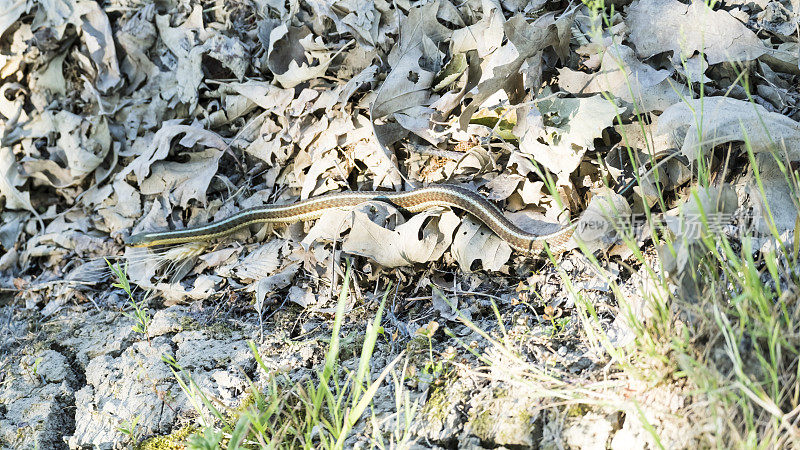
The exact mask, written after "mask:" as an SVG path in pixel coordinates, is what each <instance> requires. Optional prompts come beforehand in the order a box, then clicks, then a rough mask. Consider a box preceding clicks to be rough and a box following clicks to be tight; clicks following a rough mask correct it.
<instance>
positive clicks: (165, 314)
mask: <svg viewBox="0 0 800 450" xmlns="http://www.w3.org/2000/svg"><path fill="white" fill-rule="evenodd" d="M188 315H189V313H188V312H187V309H186V307H184V306H180V305H174V306H170V307H169V308H167V309H162V310H160V311H157V312H156V313H155V315H154V316H153V320H151V321H150V325H149V326H148V332H149V335H150V337H155V336H162V335H165V334H169V333H177V332H179V331H183V325H182V322H183V319H184V318H186V317H188Z"/></svg>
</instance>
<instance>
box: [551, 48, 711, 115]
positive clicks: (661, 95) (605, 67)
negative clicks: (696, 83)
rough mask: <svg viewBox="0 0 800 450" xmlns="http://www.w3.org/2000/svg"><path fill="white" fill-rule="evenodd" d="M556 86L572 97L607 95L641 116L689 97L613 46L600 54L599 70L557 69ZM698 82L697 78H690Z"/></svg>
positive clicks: (665, 74)
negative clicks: (584, 71)
mask: <svg viewBox="0 0 800 450" xmlns="http://www.w3.org/2000/svg"><path fill="white" fill-rule="evenodd" d="M558 72H559V76H558V85H559V86H560V87H561V88H562V89H564V90H565V91H567V92H571V93H573V94H594V93H598V92H607V93H609V94H611V95H612V96H614V97H616V98H619V99H621V100H624V101H625V102H627V103H629V104H630V105H631V106H630V108H631V109H632V105H633V104H634V103H635V104H636V106H637V111H638V112H640V113H644V112H650V111H663V110H665V109H666V108H667V107H668V106H671V105H673V104H675V103H677V102H679V101H680V100H681V98H686V97H689V96H690V95H689V93H688V92H687V88H686V86H684V85H681V84H678V83H676V82H675V81H673V80H672V79H671V78H669V76H670V72H669V71H667V70H656V69H653V68H652V67H650V66H648V65H647V64H644V63H642V62H640V61H639V60H638V59H636V57H635V56H634V54H633V50H632V49H631V48H630V47H627V46H624V45H621V44H612V45H611V46H610V47H608V48H607V49H605V51H604V52H603V59H602V63H601V65H600V70H599V71H598V72H596V73H591V74H587V73H583V72H579V71H576V70H571V69H568V68H562V69H559V71H558ZM692 79H693V80H699V78H692Z"/></svg>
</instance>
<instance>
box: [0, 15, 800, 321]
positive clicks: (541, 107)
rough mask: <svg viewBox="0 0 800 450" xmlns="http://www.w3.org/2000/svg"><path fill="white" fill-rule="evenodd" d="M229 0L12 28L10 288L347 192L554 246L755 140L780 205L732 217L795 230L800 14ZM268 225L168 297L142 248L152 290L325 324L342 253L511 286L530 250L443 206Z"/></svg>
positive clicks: (750, 205) (7, 138)
mask: <svg viewBox="0 0 800 450" xmlns="http://www.w3.org/2000/svg"><path fill="white" fill-rule="evenodd" d="M7 3H8V2H7ZM623 3H624V2H623ZM214 5H215V6H213V7H211V8H205V9H204V7H203V5H202V4H200V3H196V2H179V1H165V2H158V3H150V2H146V3H139V2H136V1H126V0H122V1H111V2H106V3H103V5H102V6H101V5H100V4H98V3H96V2H94V1H87V0H78V1H74V0H55V1H52V2H25V1H16V2H10V4H8V5H7V7H6V8H4V9H3V10H2V12H1V13H0V14H2V15H0V79H1V80H2V87H1V88H0V91H2V95H0V121H1V123H2V126H3V136H2V142H1V145H0V201H2V205H3V206H2V210H1V211H2V213H1V215H2V224H1V225H0V247H2V251H3V255H2V257H0V274H2V277H0V282H2V285H3V286H4V287H16V288H20V287H28V288H33V287H36V286H53V284H48V283H50V282H53V281H73V282H74V283H81V284H83V283H89V284H91V283H97V282H100V281H102V277H101V276H98V274H99V273H101V272H102V271H101V270H100V269H102V268H103V267H104V265H105V262H104V261H103V260H102V259H100V258H101V257H103V256H108V255H114V254H119V253H121V252H122V246H121V241H122V238H123V237H124V236H127V235H129V234H130V233H132V232H139V231H147V230H155V229H166V228H181V227H185V226H191V225H196V224H201V223H206V222H207V221H209V220H211V219H220V218H223V217H225V216H227V215H229V214H231V213H233V212H235V211H238V210H240V209H244V208H248V207H253V206H259V205H263V204H266V203H276V202H277V203H288V202H292V201H295V200H297V199H303V198H308V197H312V196H316V195H320V194H324V193H327V192H333V191H341V190H409V189H413V188H414V187H418V186H423V185H426V184H430V183H444V182H449V183H460V184H464V185H468V186H470V187H472V188H474V189H477V190H479V191H481V192H482V193H483V194H485V195H486V196H487V197H488V198H489V199H491V200H493V201H496V202H499V203H500V204H502V205H504V207H505V209H506V210H507V211H508V213H509V214H508V215H509V217H510V218H511V219H512V220H513V221H514V222H515V223H518V224H519V225H520V226H521V227H523V228H526V229H528V230H530V231H541V232H550V231H553V230H554V229H558V227H559V226H560V225H559V224H564V223H566V222H568V221H569V220H570V219H571V218H570V217H569V215H570V214H571V215H572V219H574V218H576V217H577V216H578V215H579V214H580V213H581V211H583V210H584V209H585V208H586V205H587V204H588V200H589V199H590V198H592V197H594V196H597V195H606V196H607V195H608V194H607V192H608V189H607V186H609V185H611V186H613V185H614V183H615V182H618V181H620V180H625V179H626V177H628V179H630V177H631V176H632V174H633V173H634V171H633V169H632V167H634V166H639V165H644V163H645V162H647V161H648V160H649V158H650V157H651V156H652V155H655V154H658V153H659V152H661V151H664V150H667V149H677V150H678V151H679V153H680V154H681V155H682V156H685V157H686V158H688V160H689V161H690V162H692V163H697V162H703V163H705V164H712V163H715V161H716V159H726V158H720V155H719V154H718V153H719V152H718V150H719V149H728V150H730V152H729V153H734V154H735V153H736V151H737V149H738V151H739V154H741V150H742V147H741V146H738V147H737V145H736V144H737V143H740V142H742V141H745V140H747V141H748V142H749V145H750V146H751V149H752V151H753V152H754V154H755V158H754V160H753V163H754V164H757V165H758V167H759V168H760V170H761V179H760V182H762V183H763V186H764V188H765V191H766V196H765V197H764V196H759V195H752V193H753V191H754V189H757V187H756V184H755V181H754V179H753V178H752V177H748V176H743V178H741V179H740V180H739V181H741V182H740V183H738V184H737V187H736V191H737V194H738V195H736V196H734V200H733V204H731V203H730V202H728V203H727V204H726V206H725V207H726V208H728V209H732V210H733V211H736V210H747V211H753V213H752V217H754V225H755V226H754V229H755V231H757V232H759V233H763V234H769V233H770V231H771V230H770V229H769V227H768V226H767V222H766V221H765V220H764V218H765V216H767V215H768V214H767V211H766V209H765V207H764V205H765V203H764V200H767V201H768V204H769V206H770V208H771V212H770V213H769V214H770V215H772V216H773V219H774V224H775V230H774V231H775V233H774V234H777V235H778V236H781V237H786V236H788V233H789V232H790V231H791V230H792V229H793V228H794V224H795V220H796V217H797V213H796V211H797V209H796V205H794V204H793V203H792V201H791V198H792V196H791V192H790V187H789V186H787V184H786V183H785V182H784V175H785V172H786V169H787V168H790V169H791V168H792V167H793V166H792V163H793V162H796V161H798V160H800V124H798V122H797V121H796V120H797V119H800V113H799V112H798V106H797V103H798V102H797V100H798V98H799V97H800V94H798V91H797V78H798V74H800V68H798V51H799V50H798V39H797V34H796V25H797V20H798V19H797V18H798V11H797V10H796V9H795V10H792V9H791V7H789V6H786V3H785V2H784V3H780V2H776V1H769V2H767V1H762V2H754V3H753V2H751V3H747V4H744V3H734V4H730V5H728V4H726V5H724V7H717V8H716V9H711V8H709V7H708V6H707V5H706V4H705V3H702V2H694V3H692V4H691V5H686V4H683V3H680V2H678V1H676V0H636V1H634V2H633V3H630V4H627V5H623V6H618V7H617V11H614V10H612V9H606V10H598V9H593V8H592V7H590V6H586V5H560V6H559V4H546V2H544V1H535V2H527V1H517V0H508V1H502V2H500V1H492V0H483V1H477V0H469V1H465V2H450V1H447V0H437V1H432V2H426V1H421V2H409V1H399V2H385V1H383V0H375V1H372V0H340V1H331V2H328V1H319V0H308V1H289V2H274V1H254V2H247V1H242V2H221V3H218V4H214ZM794 7H795V8H796V4H795V6H794ZM743 86H744V87H743ZM715 149H716V150H717V152H715V151H714V150H715ZM715 158H716V159H715ZM731 158H733V159H735V158H736V157H735V155H734V156H733V157H731ZM726 177H727V178H726V179H731V176H730V175H726ZM691 178H692V171H691V170H688V169H686V168H685V167H684V166H683V165H681V164H678V163H677V162H675V161H672V162H669V163H667V164H665V165H664V166H663V167H661V168H660V169H659V170H658V171H656V172H651V173H647V176H645V177H643V178H642V179H641V180H640V181H639V184H638V186H637V187H636V188H635V190H634V191H635V194H634V197H635V199H634V202H633V209H634V211H641V210H642V208H644V207H645V206H652V205H654V204H655V203H656V200H657V199H658V198H659V193H663V192H664V191H665V190H666V191H668V190H670V189H672V188H674V186H677V185H681V184H683V183H685V182H686V181H687V180H690V179H691ZM656 179H658V180H659V181H660V183H659V184H658V185H656V183H655V180H656ZM679 203H680V201H676V203H675V205H677V204H679ZM626 205H627V203H626ZM675 205H666V206H667V207H672V206H675ZM661 206H665V205H661ZM251 231H252V232H254V234H255V237H254V238H252V239H250V238H249V232H244V233H242V234H240V235H238V236H237V238H239V239H234V240H232V241H230V243H228V244H226V245H224V246H221V247H216V248H214V249H211V250H207V251H205V252H203V253H202V254H198V252H192V253H191V254H192V255H194V259H192V260H191V263H190V264H184V265H183V266H182V267H183V270H179V273H178V276H175V275H174V274H173V276H172V277H171V279H169V280H167V281H164V280H163V279H161V278H160V277H159V274H160V273H161V272H160V271H159V270H160V269H159V266H163V265H164V264H163V263H162V262H160V261H159V260H158V257H159V255H154V254H151V253H142V252H138V251H137V252H138V253H137V252H133V251H131V250H128V254H127V256H128V257H129V259H130V260H131V261H132V264H131V266H130V269H129V270H130V276H131V278H132V279H133V280H134V281H135V282H136V283H138V284H139V285H141V286H143V287H147V288H150V289H157V290H158V291H159V292H160V293H161V295H162V296H163V297H164V298H166V299H167V300H168V301H181V300H186V299H202V298H207V297H208V296H211V295H214V294H215V293H217V292H219V290H220V289H221V288H222V287H223V286H224V285H225V284H228V285H229V286H232V287H234V288H241V287H247V288H248V289H249V290H251V291H254V292H256V293H257V294H258V295H257V297H260V298H261V299H263V297H264V296H266V295H268V294H269V293H271V292H286V288H288V287H290V286H291V289H290V290H289V298H290V299H291V300H293V301H296V302H297V303H300V304H303V305H304V306H308V305H309V304H315V303H317V302H318V301H319V300H318V299H317V298H316V297H315V294H312V291H314V290H313V289H312V288H313V283H314V281H313V280H316V279H319V278H326V277H330V276H331V273H330V271H331V268H332V267H334V265H332V264H331V259H332V258H335V257H336V254H337V252H338V251H340V250H341V251H344V252H346V253H350V254H358V255H362V256H364V257H366V259H365V261H375V262H376V263H377V266H376V267H379V266H380V267H399V266H409V265H414V264H419V263H429V262H432V261H442V260H443V262H442V263H443V264H449V263H453V262H455V263H457V264H458V265H459V266H460V268H461V269H462V270H471V269H472V270H474V269H476V268H483V269H486V270H490V271H505V272H509V271H510V269H509V261H510V258H511V256H512V252H511V250H510V248H509V247H508V245H507V244H506V243H504V242H503V241H502V240H500V239H498V238H496V237H495V236H493V235H492V234H491V232H489V231H488V230H487V229H485V228H484V227H483V226H482V225H481V224H480V223H477V222H475V221H473V220H471V219H469V218H462V217H460V216H457V215H455V214H454V213H453V212H451V211H441V210H433V211H429V212H426V213H423V214H418V215H415V216H413V217H407V216H403V215H402V214H401V213H400V212H399V211H397V210H396V209H393V208H392V207H390V206H388V205H375V204H369V205H366V206H365V207H364V208H361V209H359V210H358V211H357V212H356V213H355V214H351V213H341V214H332V215H327V216H325V217H323V218H322V219H320V220H319V221H318V222H317V223H316V225H314V226H313V227H311V228H310V229H308V228H303V226H302V225H294V226H289V227H276V228H274V229H273V228H272V227H264V228H262V229H260V230H256V229H253V230H251ZM332 242H335V243H336V244H335V245H334V244H332ZM416 267H419V266H418V265H417V266H416ZM299 273H305V274H307V275H308V276H306V277H303V278H302V280H303V281H302V282H301V281H300V280H299V278H300V277H299V276H298V274H299ZM184 277H186V280H188V281H184V282H182V283H181V282H180V280H181V279H183V278H184ZM314 292H316V291H314ZM50 298H51V299H52V298H53V297H50ZM26 300H28V302H29V304H31V305H33V304H36V303H37V302H40V301H42V300H43V297H40V296H37V295H36V294H33V293H30V294H29V297H27V298H26ZM54 309H55V307H51V308H50V310H49V312H52V311H53V310H54Z"/></svg>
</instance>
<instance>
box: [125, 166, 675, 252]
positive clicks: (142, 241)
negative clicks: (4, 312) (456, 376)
mask: <svg viewBox="0 0 800 450" xmlns="http://www.w3.org/2000/svg"><path fill="white" fill-rule="evenodd" d="M664 155H665V154H663V153H662V154H659V155H656V157H655V158H654V161H660V160H662V159H665V158H664V157H663V156H664ZM670 155H672V154H670ZM631 183H633V182H631ZM631 183H629V184H628V185H626V186H625V187H623V188H622V189H621V191H625V190H627V189H628V188H630V187H631V185H632V184H631ZM367 201H384V202H388V203H390V204H392V205H394V206H396V207H398V208H400V209H402V210H404V211H406V212H409V213H416V212H420V211H423V210H426V209H429V208H433V207H437V206H447V207H454V208H459V209H462V210H464V211H466V212H468V213H469V214H471V215H472V216H474V217H475V218H477V219H478V220H480V221H481V222H483V223H484V224H485V225H486V226H488V227H489V229H491V230H492V231H493V232H494V233H495V234H497V236H499V237H500V238H501V239H503V240H504V241H506V242H507V243H508V245H509V246H511V248H513V249H514V250H516V251H518V252H521V253H525V254H528V255H531V256H538V255H540V254H542V253H543V252H544V249H545V243H547V245H548V246H549V248H550V251H551V252H552V253H554V254H558V253H561V252H563V251H564V250H566V249H568V248H570V239H571V238H572V234H573V232H574V231H575V226H574V224H573V225H568V226H566V227H564V228H562V229H561V230H559V231H557V232H555V233H551V234H546V235H541V234H535V233H530V232H528V231H525V230H523V229H521V228H519V227H518V226H516V225H514V223H512V222H511V221H510V220H508V218H506V216H505V215H503V213H502V212H501V211H500V209H498V208H497V206H495V205H494V204H493V203H491V202H490V201H488V200H487V199H485V198H484V197H482V196H481V195H480V194H478V193H477V192H475V191H472V190H470V189H467V188H465V187H461V186H457V185H448V184H443V185H435V186H429V187H424V188H420V189H416V190H413V191H408V192H382V191H351V192H339V193H333V194H326V195H322V196H319V197H314V198H310V199H307V200H303V201H300V202H297V203H292V204H288V205H264V206H259V207H255V208H250V209H245V210H242V211H240V212H238V213H236V214H233V215H232V216H229V217H227V218H225V219H222V220H219V221H216V222H212V223H210V224H208V225H201V226H196V227H190V228H186V229H182V230H175V231H156V232H147V233H140V234H135V235H133V236H130V237H129V238H128V239H126V241H125V244H127V245H129V246H133V247H151V246H157V245H166V244H184V243H188V242H199V241H208V240H211V239H215V238H221V237H225V236H228V235H230V234H233V233H234V232H236V231H238V230H240V229H242V228H244V227H247V226H249V225H252V224H257V223H270V222H271V223H292V222H299V221H306V220H313V219H318V218H319V217H320V216H322V214H323V213H324V212H325V211H327V210H330V209H340V208H352V207H355V206H357V205H359V204H361V203H364V202H367Z"/></svg>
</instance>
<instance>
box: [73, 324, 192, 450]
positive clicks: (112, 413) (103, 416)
mask: <svg viewBox="0 0 800 450" xmlns="http://www.w3.org/2000/svg"><path fill="white" fill-rule="evenodd" d="M162 354H168V355H171V354H172V342H171V341H170V340H169V339H167V338H165V337H157V338H155V339H153V340H152V342H151V343H147V342H137V343H135V344H133V345H132V346H130V347H129V348H128V349H126V350H125V351H124V352H122V354H121V355H120V356H119V357H116V358H115V357H113V356H111V355H109V354H105V355H101V356H97V357H95V358H94V359H92V360H91V361H90V362H89V364H88V365H87V367H86V386H84V387H83V388H82V389H81V390H80V391H78V392H77V394H76V396H75V408H76V412H75V433H74V435H73V436H71V437H70V438H69V445H70V447H71V448H80V447H93V448H101V449H111V448H121V446H123V445H129V444H131V440H130V438H131V437H130V436H128V435H125V434H123V433H122V432H121V431H120V427H122V428H126V427H130V425H131V424H133V423H134V422H136V427H135V430H136V431H137V432H138V433H140V434H141V435H142V436H144V435H147V434H163V433H167V432H169V431H170V429H171V428H172V424H173V422H174V420H175V418H176V412H177V411H179V410H180V409H181V408H182V407H183V405H184V403H185V397H183V396H182V395H178V394H179V392H178V391H179V388H177V386H176V383H175V378H174V376H173V374H172V371H170V369H169V366H168V365H167V364H166V363H164V362H163V361H162V360H161V355H162ZM134 437H137V436H134ZM139 437H140V436H139Z"/></svg>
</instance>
